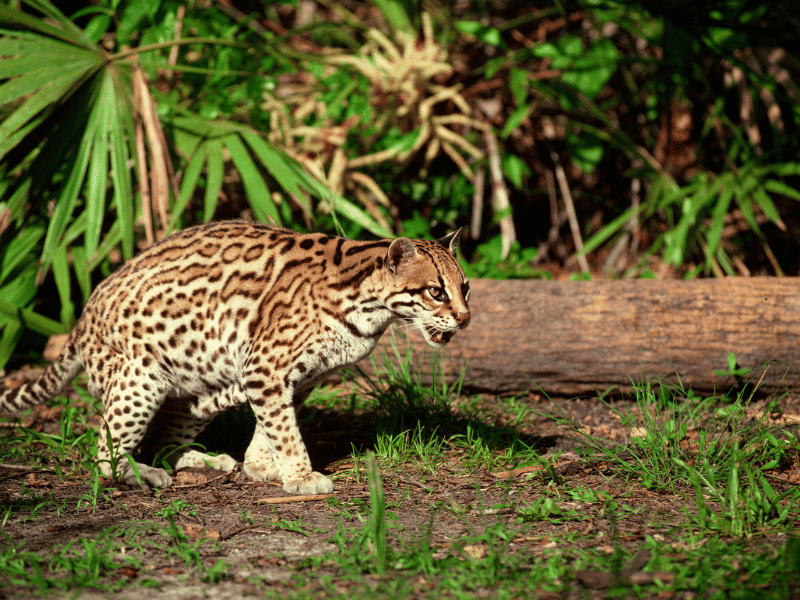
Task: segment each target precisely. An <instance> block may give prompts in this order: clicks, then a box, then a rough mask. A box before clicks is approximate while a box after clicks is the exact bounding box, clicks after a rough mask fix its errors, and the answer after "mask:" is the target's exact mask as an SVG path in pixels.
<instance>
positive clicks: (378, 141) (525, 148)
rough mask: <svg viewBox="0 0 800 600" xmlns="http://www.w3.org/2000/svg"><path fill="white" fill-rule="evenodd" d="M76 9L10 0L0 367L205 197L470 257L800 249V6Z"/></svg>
mask: <svg viewBox="0 0 800 600" xmlns="http://www.w3.org/2000/svg"><path fill="white" fill-rule="evenodd" d="M62 9H63V10H64V11H65V12H61V11H60V10H59V9H58V8H56V7H55V6H53V5H51V4H49V3H47V2H45V1H43V0H32V1H29V2H9V3H6V4H3V5H0V27H2V38H0V78H1V80H2V83H0V257H1V258H0V328H1V329H0V365H3V364H5V363H6V362H7V361H8V360H9V359H10V358H11V356H12V353H15V352H16V354H15V356H17V357H19V358H20V359H24V358H25V352H27V351H30V350H31V349H33V348H37V347H38V348H40V347H41V343H42V338H41V336H43V335H47V334H50V333H54V332H58V331H65V330H68V329H69V328H70V327H71V326H72V325H73V324H74V322H75V319H76V318H77V316H78V315H79V314H80V309H81V307H82V305H83V304H84V303H85V301H86V299H87V298H88V295H89V293H90V292H91V290H92V289H93V286H94V285H96V283H97V282H98V281H99V280H100V279H102V278H103V277H105V276H107V275H108V274H109V273H110V272H111V271H113V270H114V269H115V268H117V267H118V266H119V264H120V263H121V261H123V260H124V259H126V258H128V257H130V256H131V255H133V254H134V253H135V252H136V251H137V250H138V249H140V248H142V247H144V246H146V245H147V244H149V243H152V241H154V240H156V239H158V238H160V237H162V236H164V235H166V234H168V233H169V232H171V231H174V230H176V229H180V228H183V227H188V226H191V225H194V224H197V223H201V222H204V221H208V220H212V219H227V218H239V217H245V218H255V219H259V220H263V221H266V222H274V223H276V224H281V225H284V226H289V227H292V228H295V229H298V230H316V231H320V230H324V231H332V232H339V233H342V234H344V235H347V236H350V237H362V238H366V237H370V236H375V235H377V236H389V235H406V236H411V237H431V236H440V235H443V234H444V233H446V232H448V231H451V230H452V229H453V228H455V227H464V228H465V235H464V238H463V239H464V242H463V247H462V250H463V254H464V257H465V262H466V263H468V265H467V270H468V273H469V275H470V276H473V277H492V278H497V277H535V276H539V277H557V278H569V277H572V278H583V277H704V276H754V275H796V274H797V272H798V268H799V267H800V244H798V237H799V235H798V234H799V232H800V218H798V217H799V216H800V212H798V210H797V206H796V204H795V203H796V202H797V200H798V199H800V191H798V189H800V184H799V183H798V182H799V181H800V177H799V176H800V160H799V159H798V151H799V150H800V148H798V146H799V145H800V138H799V137H798V125H800V108H799V107H800V85H798V84H799V82H800V56H799V55H798V52H797V50H796V49H797V48H800V39H798V38H800V33H798V32H800V22H798V21H800V16H798V12H797V10H796V4H795V3H794V2H790V1H784V2H771V1H752V0H715V1H711V2H688V1H683V0H679V1H673V2H648V1H642V2H638V3H637V2H625V1H623V2H607V1H603V0H591V1H581V2H572V1H568V2H558V1H554V2H551V1H545V2H466V1H458V2H435V1H431V2H415V1H412V0H408V1H401V0H394V1H392V0H375V1H373V2H355V1H347V2H329V1H327V0H325V1H319V2H316V1H311V0H297V1H287V2H212V1H199V2H194V3H191V2H190V3H183V2H173V1H170V0H131V1H125V0H122V1H117V0H106V1H101V2H93V3H91V4H90V5H88V6H86V7H85V8H83V9H81V10H78V11H77V12H70V11H74V7H73V6H72V5H69V7H68V6H67V5H66V4H63V6H62ZM26 331H27V332H32V333H34V334H37V335H32V336H31V335H24V334H25V332H26Z"/></svg>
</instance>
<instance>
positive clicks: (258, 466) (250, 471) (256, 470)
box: [242, 456, 281, 481]
mask: <svg viewBox="0 0 800 600" xmlns="http://www.w3.org/2000/svg"><path fill="white" fill-rule="evenodd" d="M242 470H243V471H244V474H245V475H247V476H248V477H249V478H250V479H252V480H253V481H279V480H280V478H281V476H280V474H279V473H278V467H276V466H275V463H274V462H272V459H271V458H268V457H267V458H262V459H259V460H247V457H246V456H245V460H244V467H243V469H242Z"/></svg>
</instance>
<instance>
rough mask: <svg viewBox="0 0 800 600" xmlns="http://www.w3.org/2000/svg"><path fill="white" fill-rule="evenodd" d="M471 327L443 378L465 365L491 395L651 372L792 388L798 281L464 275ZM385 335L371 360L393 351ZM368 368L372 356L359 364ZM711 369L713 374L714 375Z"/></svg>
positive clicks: (593, 387) (703, 385)
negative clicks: (742, 375)
mask: <svg viewBox="0 0 800 600" xmlns="http://www.w3.org/2000/svg"><path fill="white" fill-rule="evenodd" d="M470 287H471V290H472V295H471V298H470V310H471V313H472V320H471V323H470V325H469V327H468V328H467V329H466V330H465V331H462V332H460V333H458V334H456V336H455V337H454V338H453V340H452V341H451V342H450V344H449V345H448V346H447V347H446V348H445V349H444V350H443V351H441V363H442V368H443V370H444V373H445V375H446V377H447V379H449V380H451V381H452V380H454V379H455V378H456V377H457V376H458V374H459V373H460V372H461V369H462V368H463V367H464V365H466V375H465V383H466V384H467V386H468V388H469V389H471V390H474V391H486V392H494V393H503V392H518V391H524V390H542V391H544V392H546V393H547V394H550V395H570V396H571V395H579V394H587V393H595V392H597V391H602V390H607V389H608V388H612V387H615V388H618V389H620V390H621V391H629V390H630V389H631V388H632V386H633V385H634V384H636V383H639V382H642V381H646V380H652V379H658V380H666V381H670V382H677V381H678V380H680V382H682V384H683V386H684V387H685V389H687V390H688V389H690V388H691V389H693V390H695V391H699V392H705V393H708V392H715V391H716V392H717V393H721V392H723V391H727V390H729V389H730V388H731V387H732V386H734V385H736V384H742V381H741V380H739V378H737V377H735V376H733V375H730V374H728V375H723V374H720V373H719V372H720V371H728V363H727V356H728V354H729V353H730V352H733V353H734V354H735V356H736V360H737V365H736V366H737V367H739V368H749V369H752V371H751V372H750V374H749V375H747V376H746V378H747V379H748V380H750V381H751V383H758V382H759V381H760V383H758V385H759V388H758V389H759V392H761V393H773V392H776V391H781V390H784V389H788V390H790V391H797V390H798V389H800V374H799V372H800V369H799V368H798V361H797V358H798V353H800V280H798V279H793V278H781V279H774V278H731V279H706V280H693V281H676V280H624V281H583V282H556V281H540V280H509V281H491V280H472V281H471V282H470ZM412 329H413V328H404V329H403V330H402V331H403V332H406V331H407V332H409V333H408V336H407V337H406V336H403V337H402V338H401V337H399V336H395V337H396V338H397V343H398V346H399V349H400V352H401V354H402V353H404V352H405V351H406V349H410V351H411V354H412V357H413V361H414V364H415V365H416V366H417V368H418V369H420V371H421V372H422V373H423V378H424V379H426V380H430V372H431V369H432V368H433V367H432V364H433V363H432V362H431V361H430V360H428V359H427V358H425V355H426V354H427V353H428V347H427V346H426V344H425V342H424V340H423V339H422V336H420V335H419V334H418V333H417V332H416V331H413V330H412ZM391 343H392V336H390V335H385V336H384V338H383V340H382V341H381V347H379V348H378V349H377V353H378V355H379V354H380V353H382V352H384V353H388V354H389V355H391V354H392V349H391ZM360 366H361V367H362V368H364V369H365V370H366V371H368V372H370V371H373V368H372V364H371V363H370V361H369V360H365V361H362V363H361V364H360ZM715 372H717V373H716V374H715Z"/></svg>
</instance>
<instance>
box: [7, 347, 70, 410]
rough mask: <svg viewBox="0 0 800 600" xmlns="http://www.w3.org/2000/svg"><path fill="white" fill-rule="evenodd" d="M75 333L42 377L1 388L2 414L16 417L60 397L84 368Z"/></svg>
mask: <svg viewBox="0 0 800 600" xmlns="http://www.w3.org/2000/svg"><path fill="white" fill-rule="evenodd" d="M74 338H75V333H74V332H73V334H72V335H70V336H69V338H67V342H66V344H64V349H63V350H62V351H61V354H59V355H58V358H57V359H56V360H55V362H53V363H52V364H51V365H50V366H48V367H47V368H46V369H45V371H44V373H42V376H41V377H39V379H37V380H35V381H31V382H30V383H26V384H25V385H21V386H20V387H18V388H14V389H11V390H5V391H2V388H0V413H2V414H7V415H16V414H19V413H21V412H22V411H24V410H26V409H28V408H31V407H33V406H38V405H39V404H43V403H44V402H45V401H47V400H49V399H50V398H52V397H53V396H56V395H58V394H59V393H60V392H61V391H62V390H63V389H64V388H65V387H66V386H67V384H68V383H69V382H70V381H72V379H73V378H74V377H75V375H77V374H78V373H79V372H80V371H81V369H82V368H83V363H82V362H81V357H80V355H79V354H78V347H77V346H76V345H75V339H74Z"/></svg>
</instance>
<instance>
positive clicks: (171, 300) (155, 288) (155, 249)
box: [0, 221, 470, 494]
mask: <svg viewBox="0 0 800 600" xmlns="http://www.w3.org/2000/svg"><path fill="white" fill-rule="evenodd" d="M459 236H460V230H458V231H456V232H454V233H451V234H450V235H448V236H447V237H445V238H442V239H440V240H438V241H435V242H432V241H426V240H411V239H407V238H398V239H395V240H379V241H371V242H361V241H354V240H348V239H345V238H341V237H333V236H329V235H324V234H307V235H303V234H299V233H296V232H294V231H290V230H286V229H280V228H275V227H269V226H266V225H262V224H258V223H252V222H246V221H224V222H219V223H212V224H207V225H200V226H198V227H193V228H191V229H186V230H185V231H182V232H179V233H176V234H174V235H172V236H170V237H167V238H166V239H164V240H162V241H161V242H159V243H157V244H155V245H153V246H151V247H150V248H148V249H147V250H145V251H144V252H142V253H141V254H139V255H138V256H136V257H134V258H132V259H131V260H129V261H128V262H127V263H125V264H124V265H123V266H122V267H121V268H120V269H119V270H118V271H116V272H115V273H113V274H112V275H111V276H110V277H108V278H107V279H106V280H104V281H103V282H102V283H100V285H98V286H97V289H95V291H94V293H93V294H92V295H91V297H90V299H89V301H88V303H87V305H86V307H85V309H84V311H83V314H82V315H81V317H80V319H79V321H78V324H77V325H76V327H75V329H74V330H73V331H72V333H71V334H70V336H69V338H68V340H67V342H66V345H65V346H64V349H63V351H62V352H61V354H60V356H59V357H58V359H57V360H56V361H55V362H54V363H52V364H51V365H50V366H48V367H47V369H46V370H45V372H44V373H43V374H42V376H41V377H39V378H38V379H37V380H35V381H33V382H30V383H27V384H25V385H23V386H21V387H18V388H15V389H11V390H6V391H4V392H3V393H2V394H0V412H3V413H10V414H16V413H19V412H21V411H23V410H25V409H26V408H29V407H31V406H35V405H37V404H41V403H42V402H44V401H45V400H47V399H48V398H50V397H52V396H54V395H57V394H58V393H59V392H60V391H61V390H62V389H63V388H64V387H65V386H66V385H67V384H68V383H69V382H70V381H71V380H72V378H73V377H75V375H76V374H77V373H78V372H79V371H80V370H81V369H82V368H83V369H85V371H86V372H87V375H88V388H89V392H90V393H91V394H92V395H94V396H95V397H98V398H102V404H103V417H104V424H103V426H102V428H101V431H100V436H99V442H98V464H99V468H100V470H101V472H103V473H104V474H105V475H106V476H110V475H111V464H112V463H111V460H110V459H111V458H112V456H111V453H112V452H113V453H115V456H117V457H120V456H122V455H123V454H125V453H132V452H134V450H135V449H136V448H137V447H138V448H140V449H141V448H142V447H144V446H148V447H151V448H155V449H158V448H163V447H165V446H167V445H177V446H178V447H181V446H185V445H187V444H189V443H191V442H192V441H193V440H194V439H195V437H196V436H197V434H198V433H200V431H202V430H203V428H204V427H205V426H206V425H207V424H208V422H209V421H210V420H211V418H212V417H213V416H214V415H215V414H217V413H219V412H221V411H224V410H225V409H227V408H230V407H233V406H236V405H240V404H243V403H245V402H249V404H250V406H251V407H252V409H253V411H254V412H255V416H256V422H257V425H256V431H255V434H254V436H253V439H252V441H251V442H250V445H249V447H248V449H247V452H246V453H245V460H244V472H245V473H246V474H247V475H248V476H250V477H251V478H253V479H255V480H259V481H266V480H278V479H279V480H280V481H281V482H282V483H283V488H284V490H286V491H287V492H291V493H300V494H314V493H328V492H331V491H332V490H333V484H332V483H331V481H330V480H329V479H328V478H327V477H325V476H324V475H322V474H321V473H318V472H315V471H312V469H311V462H310V460H309V457H308V452H307V451H306V447H305V445H304V444H303V441H302V439H301V437H300V431H299V429H298V427H297V422H296V417H295V412H294V404H296V403H299V402H301V401H302V400H303V399H304V398H305V396H307V395H308V393H309V392H310V390H311V388H312V387H313V386H314V385H315V384H317V383H318V382H320V381H321V380H323V379H324V378H325V377H326V376H327V375H329V374H330V373H331V372H333V371H335V370H337V369H339V368H341V367H343V366H346V365H350V364H353V363H355V362H357V361H359V360H361V359H362V358H364V357H365V356H367V355H368V354H369V353H370V352H371V351H372V350H373V349H374V348H375V345H376V343H377V341H378V339H379V338H380V337H381V335H382V334H383V333H384V331H386V328H387V327H388V326H389V325H390V324H391V323H392V322H395V321H398V320H401V319H405V320H406V321H408V322H410V323H412V324H413V325H415V326H416V327H417V328H418V329H419V330H420V331H421V333H422V335H423V336H424V338H425V340H426V341H427V342H428V344H430V345H431V346H433V347H436V348H439V347H442V346H444V345H445V344H447V343H448V342H449V341H450V339H451V338H452V337H453V334H454V333H455V332H456V331H459V330H461V329H464V328H465V327H466V326H467V325H468V323H469V320H470V312H469V307H468V305H467V302H468V300H469V284H468V282H467V278H466V276H465V275H464V271H463V270H462V269H461V266H460V265H459V263H458V261H457V260H456V257H455V252H456V248H457V246H458V241H459ZM107 428H108V431H110V436H109V435H108V432H107V431H106V429H107ZM108 439H110V441H111V444H112V448H109V447H108V443H107V440H108ZM170 461H171V463H172V465H173V466H174V467H176V468H182V467H189V466H203V465H205V464H211V465H212V466H214V467H215V468H218V469H222V470H230V469H232V468H233V467H234V466H235V465H236V461H234V460H233V459H232V458H231V457H229V456H227V455H219V456H214V457H212V456H209V455H206V454H203V453H200V452H198V451H197V450H192V449H188V450H187V449H184V450H183V451H178V452H176V453H175V454H174V455H173V456H172V457H171V458H170ZM116 463H117V472H118V474H119V476H120V478H121V479H122V480H123V481H125V482H126V483H130V484H134V483H136V481H137V479H136V472H135V471H134V469H133V467H132V465H131V464H130V463H129V462H128V461H127V460H117V461H116ZM137 468H138V473H139V476H140V477H141V479H142V480H143V481H144V482H146V483H147V484H149V485H150V486H152V487H158V488H163V487H169V486H170V485H172V478H171V477H170V476H169V474H168V473H167V472H166V471H165V470H164V469H161V468H156V467H151V466H149V465H147V464H144V463H137Z"/></svg>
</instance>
